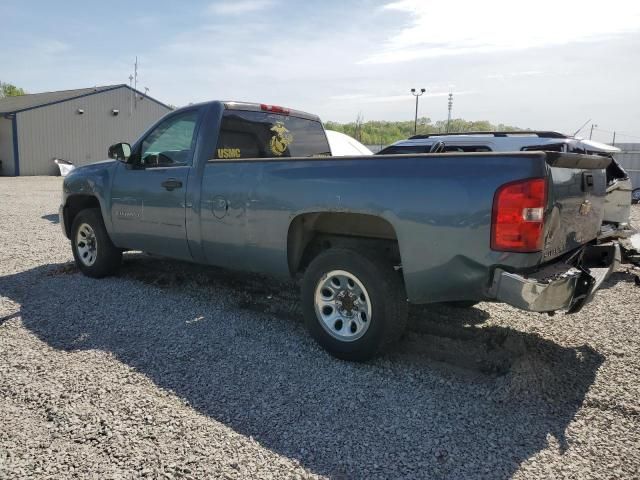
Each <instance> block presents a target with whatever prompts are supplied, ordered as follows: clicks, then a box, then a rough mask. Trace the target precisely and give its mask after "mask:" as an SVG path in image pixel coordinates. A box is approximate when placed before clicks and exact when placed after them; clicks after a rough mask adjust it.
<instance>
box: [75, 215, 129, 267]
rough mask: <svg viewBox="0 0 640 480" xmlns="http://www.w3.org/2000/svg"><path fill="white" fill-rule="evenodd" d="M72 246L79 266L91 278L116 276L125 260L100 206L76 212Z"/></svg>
mask: <svg viewBox="0 0 640 480" xmlns="http://www.w3.org/2000/svg"><path fill="white" fill-rule="evenodd" d="M71 248H72V250H73V257H74V259H75V261H76V266H77V267H78V269H80V271H81V272H82V273H84V274H85V275H87V276H89V277H94V278H102V277H106V276H107V275H113V274H114V273H116V272H117V270H118V268H119V267H120V263H121V261H122V251H121V250H120V249H118V248H117V247H116V246H115V245H113V243H112V242H111V239H110V238H109V234H108V233H107V229H106V228H105V226H104V222H103V221H102V215H101V214H100V210H99V209H97V208H89V209H86V210H82V211H81V212H80V213H78V214H77V215H76V217H75V219H74V220H73V225H72V227H71Z"/></svg>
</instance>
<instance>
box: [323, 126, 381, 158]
mask: <svg viewBox="0 0 640 480" xmlns="http://www.w3.org/2000/svg"><path fill="white" fill-rule="evenodd" d="M325 133H326V134H327V140H328V141H329V147H330V149H331V155H333V156H334V157H347V156H349V155H373V152H372V151H371V150H369V148H367V147H366V146H365V145H363V144H361V143H360V142H359V141H358V140H356V139H355V138H353V137H350V136H349V135H346V134H344V133H342V132H336V131H334V130H325Z"/></svg>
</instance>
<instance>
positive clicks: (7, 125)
mask: <svg viewBox="0 0 640 480" xmlns="http://www.w3.org/2000/svg"><path fill="white" fill-rule="evenodd" d="M0 160H1V161H2V169H1V170H0V175H13V129H12V128H11V119H10V118H4V117H0Z"/></svg>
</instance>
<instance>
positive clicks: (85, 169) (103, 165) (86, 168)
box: [69, 160, 116, 176]
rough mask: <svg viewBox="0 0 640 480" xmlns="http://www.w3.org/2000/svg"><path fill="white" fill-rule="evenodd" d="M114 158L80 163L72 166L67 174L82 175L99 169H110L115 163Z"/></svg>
mask: <svg viewBox="0 0 640 480" xmlns="http://www.w3.org/2000/svg"><path fill="white" fill-rule="evenodd" d="M115 163H116V160H102V161H101V162H94V163H90V164H88V165H81V166H79V167H76V168H74V169H73V170H71V171H70V172H69V175H74V176H75V175H78V174H80V175H82V174H87V173H92V172H96V171H100V170H105V169H110V168H112V167H113V165H115Z"/></svg>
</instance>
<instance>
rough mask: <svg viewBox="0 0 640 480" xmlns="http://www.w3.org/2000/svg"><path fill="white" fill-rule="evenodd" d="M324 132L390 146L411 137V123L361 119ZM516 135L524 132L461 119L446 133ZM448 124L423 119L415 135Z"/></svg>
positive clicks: (443, 128)
mask: <svg viewBox="0 0 640 480" xmlns="http://www.w3.org/2000/svg"><path fill="white" fill-rule="evenodd" d="M324 127H325V128H326V129H327V130H335V131H338V132H342V133H345V134H347V135H350V136H352V137H353V138H355V139H356V140H358V141H360V142H361V143H364V144H365V145H389V144H390V143H393V142H396V141H398V140H403V139H405V138H408V137H410V136H412V135H413V134H414V133H413V128H414V121H413V120H408V121H401V122H388V121H385V120H370V121H368V122H364V121H362V118H361V116H360V115H358V118H357V119H356V121H355V122H350V123H338V122H332V121H328V122H325V123H324ZM508 130H513V131H519V130H524V129H523V128H518V127H512V126H510V125H504V124H502V123H499V124H497V125H496V124H493V123H491V122H489V121H487V120H476V121H472V120H464V119H462V118H452V119H451V122H450V123H449V129H448V131H449V132H452V133H453V132H478V131H483V132H486V131H508ZM446 132H447V121H446V120H438V121H436V122H432V121H431V119H430V118H427V117H422V118H419V119H418V126H417V133H418V135H420V134H427V133H446Z"/></svg>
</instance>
